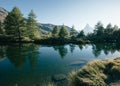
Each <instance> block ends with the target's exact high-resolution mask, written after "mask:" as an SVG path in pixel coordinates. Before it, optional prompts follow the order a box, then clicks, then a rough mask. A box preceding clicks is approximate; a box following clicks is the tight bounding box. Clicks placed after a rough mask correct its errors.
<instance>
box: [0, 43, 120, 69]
mask: <svg viewBox="0 0 120 86" xmlns="http://www.w3.org/2000/svg"><path fill="white" fill-rule="evenodd" d="M49 47H53V49H54V50H55V51H57V52H58V53H59V55H60V57H61V58H62V59H63V58H65V57H66V55H67V53H69V51H70V52H71V53H74V51H75V52H82V51H83V50H85V51H86V50H87V49H88V48H89V47H91V48H90V49H92V51H91V53H92V54H93V55H94V57H99V56H100V55H101V54H102V53H103V54H105V55H108V54H109V53H111V54H114V53H115V52H116V51H120V46H119V44H92V45H73V44H70V45H69V47H68V45H67V46H66V45H59V46H49ZM39 48H40V45H35V44H22V45H19V44H18V45H7V46H3V45H1V46H0V61H2V59H4V58H6V57H7V58H8V59H9V61H10V62H11V63H12V64H14V65H15V67H17V68H21V67H23V66H24V64H25V63H26V61H27V60H28V62H29V64H30V66H31V68H34V67H35V66H36V65H37V59H38V57H39V56H40V55H39V54H40V51H39ZM76 48H79V49H80V51H76ZM53 53H54V52H53ZM85 53H87V52H85Z"/></svg>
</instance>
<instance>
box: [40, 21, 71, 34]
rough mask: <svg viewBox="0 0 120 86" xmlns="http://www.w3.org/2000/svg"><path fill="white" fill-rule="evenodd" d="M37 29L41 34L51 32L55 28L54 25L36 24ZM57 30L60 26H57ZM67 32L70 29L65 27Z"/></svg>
mask: <svg viewBox="0 0 120 86" xmlns="http://www.w3.org/2000/svg"><path fill="white" fill-rule="evenodd" d="M38 27H39V28H40V30H41V32H42V33H47V32H52V30H53V28H54V27H55V25H54V24H43V23H38ZM58 27H59V29H60V28H61V27H62V25H58ZM66 28H67V30H68V32H69V31H70V30H71V28H70V27H68V26H66Z"/></svg>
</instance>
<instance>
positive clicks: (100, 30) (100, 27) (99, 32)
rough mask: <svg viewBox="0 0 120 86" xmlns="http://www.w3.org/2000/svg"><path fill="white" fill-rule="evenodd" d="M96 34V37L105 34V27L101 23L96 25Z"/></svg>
mask: <svg viewBox="0 0 120 86" xmlns="http://www.w3.org/2000/svg"><path fill="white" fill-rule="evenodd" d="M94 33H95V35H96V36H102V35H103V33H104V27H103V24H102V23H101V22H98V23H97V24H96V25H95V30H94Z"/></svg>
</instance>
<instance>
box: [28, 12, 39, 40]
mask: <svg viewBox="0 0 120 86" xmlns="http://www.w3.org/2000/svg"><path fill="white" fill-rule="evenodd" d="M35 19H36V15H35V14H34V12H33V10H31V12H30V13H29V15H28V19H27V29H28V34H29V37H30V38H31V39H36V38H39V37H40V31H39V29H38V25H37V21H36V20H35Z"/></svg>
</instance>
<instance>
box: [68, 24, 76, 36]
mask: <svg viewBox="0 0 120 86" xmlns="http://www.w3.org/2000/svg"><path fill="white" fill-rule="evenodd" d="M76 34H77V31H76V30H75V28H74V26H72V29H71V30H70V36H71V37H72V36H73V37H75V36H76Z"/></svg>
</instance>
